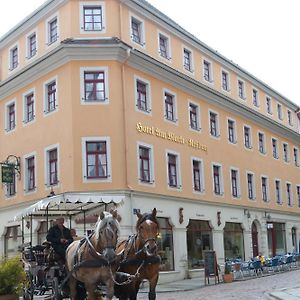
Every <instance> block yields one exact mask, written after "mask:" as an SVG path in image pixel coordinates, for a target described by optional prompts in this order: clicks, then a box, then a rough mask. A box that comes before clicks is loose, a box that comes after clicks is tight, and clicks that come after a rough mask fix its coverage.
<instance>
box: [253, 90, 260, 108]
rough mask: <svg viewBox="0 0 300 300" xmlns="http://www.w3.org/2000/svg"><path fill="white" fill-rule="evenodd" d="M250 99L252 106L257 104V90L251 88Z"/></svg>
mask: <svg viewBox="0 0 300 300" xmlns="http://www.w3.org/2000/svg"><path fill="white" fill-rule="evenodd" d="M252 101H253V105H254V106H256V107H258V106H259V99H258V90H256V89H252Z"/></svg>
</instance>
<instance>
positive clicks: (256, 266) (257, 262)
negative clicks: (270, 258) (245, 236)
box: [250, 260, 262, 276]
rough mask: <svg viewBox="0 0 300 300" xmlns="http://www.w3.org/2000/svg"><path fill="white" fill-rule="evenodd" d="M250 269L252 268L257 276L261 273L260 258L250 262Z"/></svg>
mask: <svg viewBox="0 0 300 300" xmlns="http://www.w3.org/2000/svg"><path fill="white" fill-rule="evenodd" d="M250 269H251V270H253V274H255V275H256V276H258V274H259V273H260V274H261V275H262V268H261V262H260V260H254V261H252V262H251V265H250Z"/></svg>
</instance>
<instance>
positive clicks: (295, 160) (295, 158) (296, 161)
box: [294, 148, 299, 167]
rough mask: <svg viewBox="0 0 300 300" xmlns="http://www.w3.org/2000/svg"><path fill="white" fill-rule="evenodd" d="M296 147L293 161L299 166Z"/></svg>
mask: <svg viewBox="0 0 300 300" xmlns="http://www.w3.org/2000/svg"><path fill="white" fill-rule="evenodd" d="M298 152H299V151H298V149H297V148H294V163H295V166H296V167H299V154H298Z"/></svg>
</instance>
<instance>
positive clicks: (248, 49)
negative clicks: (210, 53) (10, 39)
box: [0, 0, 300, 106]
mask: <svg viewBox="0 0 300 300" xmlns="http://www.w3.org/2000/svg"><path fill="white" fill-rule="evenodd" d="M106 1H110V0H106ZM148 1H149V2H150V3H151V4H152V5H154V6H155V7H156V8H158V9H159V10H160V11H162V12H163V13H165V14H166V15H168V16H169V17H171V18H172V19H173V20H174V21H175V22H177V23H178V24H179V25H181V26H182V27H183V28H184V29H186V30H187V31H189V32H190V33H192V34H193V35H195V36H196V37H197V38H198V39H200V40H201V41H202V42H204V43H206V44H207V45H208V46H210V47H211V48H213V49H214V50H217V51H218V52H219V53H221V54H222V55H224V56H225V57H227V58H228V59H230V60H232V61H233V62H234V63H237V64H238V65H239V66H240V67H242V68H243V69H245V70H247V71H248V72H249V73H251V74H252V75H254V76H255V77H257V78H258V79H260V80H262V81H263V82H265V83H266V84H268V85H270V86H271V87H272V88H273V89H275V90H276V91H277V92H279V93H281V94H282V95H283V96H285V97H287V98H288V99H289V100H291V101H293V102H294V103H296V104H297V105H299V106H300V75H299V74H300V35H299V31H300V30H299V29H300V16H299V12H300V1H299V0H184V1H182V0H148ZM44 2H45V1H44V0H18V1H17V3H16V2H15V1H6V0H0V36H2V35H4V34H5V33H6V32H7V31H8V30H10V29H11V28H12V27H13V26H14V25H16V24H17V23H18V22H19V21H21V20H22V19H23V18H25V17H26V16H27V15H28V14H30V13H31V12H32V11H33V10H35V9H36V8H37V7H39V6H40V5H41V4H42V3H44Z"/></svg>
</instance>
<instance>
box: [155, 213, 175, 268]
mask: <svg viewBox="0 0 300 300" xmlns="http://www.w3.org/2000/svg"><path fill="white" fill-rule="evenodd" d="M157 220H158V223H159V227H160V234H159V236H158V239H157V245H158V252H159V255H160V257H161V265H160V271H173V270H174V245H173V230H172V226H171V225H170V223H169V221H168V219H167V218H157Z"/></svg>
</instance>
